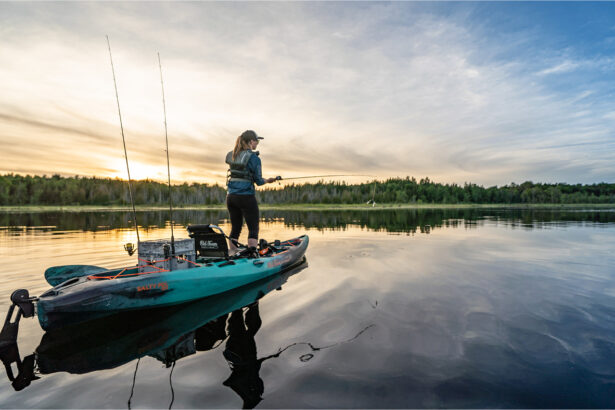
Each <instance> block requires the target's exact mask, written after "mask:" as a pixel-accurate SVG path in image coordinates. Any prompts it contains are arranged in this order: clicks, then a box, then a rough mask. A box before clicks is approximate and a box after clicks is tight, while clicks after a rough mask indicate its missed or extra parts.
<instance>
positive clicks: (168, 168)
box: [158, 53, 175, 255]
mask: <svg viewBox="0 0 615 410" xmlns="http://www.w3.org/2000/svg"><path fill="white" fill-rule="evenodd" d="M158 68H160V87H161V88H162V110H163V112H164V139H165V142H166V146H167V175H168V177H169V217H170V219H171V255H175V237H174V236H173V198H172V196H171V165H170V163H169V135H168V132H167V106H166V102H165V99H164V82H163V81H162V64H161V63H160V53H158Z"/></svg>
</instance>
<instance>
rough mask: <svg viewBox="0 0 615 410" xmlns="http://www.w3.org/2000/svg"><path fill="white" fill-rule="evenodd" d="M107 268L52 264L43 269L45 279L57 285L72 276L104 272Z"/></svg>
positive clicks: (52, 284)
mask: <svg viewBox="0 0 615 410" xmlns="http://www.w3.org/2000/svg"><path fill="white" fill-rule="evenodd" d="M107 270H109V269H106V268H101V267H100V266H94V265H64V266H52V267H51V268H49V269H47V270H46V271H45V280H46V281H47V283H49V284H50V285H51V286H57V285H59V284H60V283H62V282H66V281H67V280H69V279H72V278H78V277H81V276H86V275H92V274H94V273H99V272H104V271H107Z"/></svg>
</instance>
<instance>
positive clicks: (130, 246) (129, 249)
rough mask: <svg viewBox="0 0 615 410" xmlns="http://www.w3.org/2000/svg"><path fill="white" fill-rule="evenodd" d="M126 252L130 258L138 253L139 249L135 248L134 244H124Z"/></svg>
mask: <svg viewBox="0 0 615 410" xmlns="http://www.w3.org/2000/svg"><path fill="white" fill-rule="evenodd" d="M124 250H125V251H126V252H128V255H129V256H132V255H134V253H135V252H136V250H137V248H136V247H135V244H134V243H130V242H129V243H125V244H124Z"/></svg>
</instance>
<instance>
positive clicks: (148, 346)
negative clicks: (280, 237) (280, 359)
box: [0, 259, 307, 407]
mask: <svg viewBox="0 0 615 410" xmlns="http://www.w3.org/2000/svg"><path fill="white" fill-rule="evenodd" d="M306 267H307V262H306V261H305V259H304V260H303V261H302V263H301V264H299V265H298V266H296V267H294V268H292V269H290V270H288V271H286V272H284V273H282V274H280V275H277V276H275V277H273V278H267V279H263V280H261V281H258V282H255V283H252V284H250V285H247V286H244V287H242V288H239V289H235V290H232V291H229V292H226V293H223V294H220V295H216V296H213V297H209V298H205V299H203V300H200V301H197V302H193V303H189V304H184V305H179V306H173V307H169V308H162V309H152V310H148V311H135V312H126V313H122V314H119V315H115V316H112V317H108V318H104V319H99V320H96V321H92V322H89V323H88V324H87V325H82V326H69V327H64V328H61V329H57V330H52V331H48V332H46V333H45V334H44V335H43V337H42V339H41V342H40V344H39V346H38V347H37V348H36V351H35V353H34V354H31V355H29V356H27V357H25V358H24V359H23V361H22V360H21V359H20V355H19V349H18V347H17V343H13V344H9V345H4V346H1V347H0V359H1V360H2V362H3V364H4V366H5V368H6V372H7V376H8V378H9V380H10V381H11V383H12V385H13V388H14V389H15V390H22V389H24V388H25V387H27V386H28V385H30V383H31V382H32V381H33V380H36V379H38V378H39V376H42V375H45V374H50V373H55V372H69V373H73V374H83V373H89V372H93V371H97V370H103V369H111V368H115V367H118V366H120V365H123V364H125V363H128V362H130V361H133V360H135V359H140V358H141V357H143V356H151V357H154V358H156V359H158V360H160V361H161V362H163V363H164V364H165V365H166V366H167V367H170V366H172V365H174V363H175V362H176V361H177V360H179V359H181V358H182V357H185V356H189V355H191V354H194V353H196V351H205V350H210V349H213V348H215V347H218V346H219V345H220V344H222V343H224V341H225V340H226V348H225V350H224V356H225V358H227V360H228V362H229V365H230V366H231V370H232V373H231V376H230V377H229V379H228V380H227V381H225V382H224V384H225V385H227V386H229V387H231V388H232V389H233V390H234V391H236V392H237V393H238V394H239V395H240V396H241V398H242V399H243V400H244V404H245V405H251V406H252V407H254V406H255V405H256V404H258V402H259V401H260V397H261V395H262V392H263V383H262V380H261V379H260V377H259V376H258V372H259V369H260V363H262V361H263V360H265V359H261V360H260V361H259V360H257V359H256V344H255V342H254V335H255V334H256V332H257V331H258V329H259V328H260V326H261V319H260V316H259V312H258V300H259V299H261V298H262V297H263V296H265V295H266V294H267V293H269V292H271V291H272V290H274V289H277V290H280V289H281V286H282V285H283V284H284V283H285V282H286V281H287V280H288V278H289V277H290V276H292V275H295V274H297V273H299V272H300V271H301V270H303V269H305V268H306ZM244 310H245V312H244ZM227 321H228V334H227ZM12 368H17V375H15V374H14V372H13V371H12ZM34 369H37V370H38V372H36V373H37V374H35V371H34ZM129 405H130V404H129Z"/></svg>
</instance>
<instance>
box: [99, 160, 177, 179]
mask: <svg viewBox="0 0 615 410" xmlns="http://www.w3.org/2000/svg"><path fill="white" fill-rule="evenodd" d="M129 166H130V178H131V179H133V180H140V179H153V180H157V181H162V180H165V179H166V176H167V175H166V172H165V171H166V170H164V169H162V167H160V166H154V165H149V164H143V163H141V162H135V161H131V162H130V163H129ZM109 171H110V172H109V177H111V178H120V179H128V173H127V172H126V162H125V161H124V160H121V159H118V160H113V162H112V163H111V164H109Z"/></svg>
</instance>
